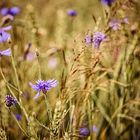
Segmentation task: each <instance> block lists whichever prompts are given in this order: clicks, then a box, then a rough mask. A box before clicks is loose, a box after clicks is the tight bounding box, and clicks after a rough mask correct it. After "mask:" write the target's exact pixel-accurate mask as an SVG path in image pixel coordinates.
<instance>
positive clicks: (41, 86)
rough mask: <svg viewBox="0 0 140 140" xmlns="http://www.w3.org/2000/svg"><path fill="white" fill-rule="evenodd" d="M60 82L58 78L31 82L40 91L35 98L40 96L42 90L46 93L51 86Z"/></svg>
mask: <svg viewBox="0 0 140 140" xmlns="http://www.w3.org/2000/svg"><path fill="white" fill-rule="evenodd" d="M57 84H58V82H57V80H47V81H44V80H38V81H37V82H36V84H32V83H30V86H31V87H32V88H33V89H34V90H36V91H37V92H38V93H37V94H36V96H35V97H34V99H36V98H38V97H39V96H40V92H41V91H42V92H43V93H46V92H47V91H49V90H50V89H51V88H54V87H56V86H57Z"/></svg>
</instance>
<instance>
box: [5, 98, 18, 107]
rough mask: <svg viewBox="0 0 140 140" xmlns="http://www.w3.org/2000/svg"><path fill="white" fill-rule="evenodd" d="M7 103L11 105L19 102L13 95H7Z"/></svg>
mask: <svg viewBox="0 0 140 140" xmlns="http://www.w3.org/2000/svg"><path fill="white" fill-rule="evenodd" d="M5 103H6V106H7V107H11V106H13V105H15V104H16V103H17V100H16V99H15V98H14V97H12V96H11V95H6V99H5Z"/></svg>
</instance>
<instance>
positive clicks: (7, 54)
mask: <svg viewBox="0 0 140 140" xmlns="http://www.w3.org/2000/svg"><path fill="white" fill-rule="evenodd" d="M3 55H5V56H11V49H7V50H4V51H0V56H3Z"/></svg>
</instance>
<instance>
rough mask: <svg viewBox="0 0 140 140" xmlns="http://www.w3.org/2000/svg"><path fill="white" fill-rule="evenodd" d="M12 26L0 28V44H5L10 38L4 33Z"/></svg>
mask: <svg viewBox="0 0 140 140" xmlns="http://www.w3.org/2000/svg"><path fill="white" fill-rule="evenodd" d="M11 28H12V26H7V27H3V28H0V42H6V41H8V40H9V39H10V38H11V35H10V34H9V33H7V32H5V31H8V30H11Z"/></svg>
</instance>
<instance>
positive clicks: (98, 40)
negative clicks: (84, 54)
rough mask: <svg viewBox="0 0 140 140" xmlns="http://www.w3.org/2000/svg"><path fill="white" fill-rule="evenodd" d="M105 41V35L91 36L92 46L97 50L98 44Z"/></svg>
mask: <svg viewBox="0 0 140 140" xmlns="http://www.w3.org/2000/svg"><path fill="white" fill-rule="evenodd" d="M105 39H106V35H105V34H104V33H102V32H96V33H95V34H93V44H92V45H93V46H94V47H95V48H99V46H100V44H101V42H102V41H104V40H105Z"/></svg>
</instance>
